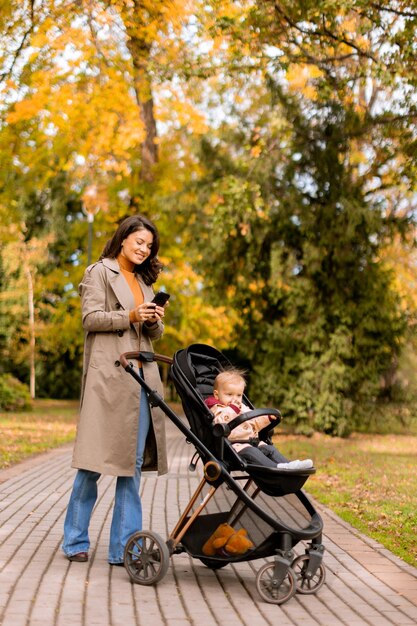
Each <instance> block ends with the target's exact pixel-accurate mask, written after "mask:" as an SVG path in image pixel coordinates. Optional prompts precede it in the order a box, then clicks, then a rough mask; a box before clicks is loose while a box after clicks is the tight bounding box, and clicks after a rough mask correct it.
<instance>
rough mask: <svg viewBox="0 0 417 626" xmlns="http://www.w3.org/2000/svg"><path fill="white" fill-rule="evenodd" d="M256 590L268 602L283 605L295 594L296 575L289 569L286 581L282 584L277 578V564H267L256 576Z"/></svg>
mask: <svg viewBox="0 0 417 626" xmlns="http://www.w3.org/2000/svg"><path fill="white" fill-rule="evenodd" d="M256 588H257V590H258V592H259V595H260V596H261V598H262V599H263V600H265V601H266V602H270V603H272V604H283V603H284V602H286V601H287V600H289V599H290V598H292V597H293V595H294V594H295V591H296V578H295V574H294V572H293V570H292V568H291V567H289V568H288V569H287V572H286V574H285V578H284V580H283V581H282V582H280V579H279V578H277V574H276V566H275V563H266V564H265V565H264V566H263V567H261V569H260V570H259V572H258V573H257V575H256Z"/></svg>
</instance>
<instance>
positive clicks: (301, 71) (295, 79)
mask: <svg viewBox="0 0 417 626" xmlns="http://www.w3.org/2000/svg"><path fill="white" fill-rule="evenodd" d="M322 74H323V73H322V71H321V70H320V69H319V68H318V67H317V66H315V65H302V64H291V65H290V66H289V67H288V70H287V80H288V83H289V87H290V89H291V90H292V91H298V92H300V93H301V94H302V95H303V96H304V97H305V98H309V99H311V100H313V99H315V98H316V96H317V92H316V89H315V87H314V85H312V84H311V81H312V80H314V79H317V78H319V77H320V76H322Z"/></svg>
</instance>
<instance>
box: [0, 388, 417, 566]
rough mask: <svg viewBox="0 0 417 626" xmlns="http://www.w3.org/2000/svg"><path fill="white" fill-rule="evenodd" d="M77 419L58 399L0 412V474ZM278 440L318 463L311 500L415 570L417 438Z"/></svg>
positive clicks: (52, 442)
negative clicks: (1, 470) (27, 407)
mask: <svg viewBox="0 0 417 626" xmlns="http://www.w3.org/2000/svg"><path fill="white" fill-rule="evenodd" d="M171 406H172V408H173V409H174V410H175V411H176V412H179V411H181V409H180V407H179V405H177V404H174V403H172V405H171ZM77 415H78V402H77V401H54V400H36V401H35V403H34V409H33V411H29V412H25V413H0V433H1V437H0V469H1V468H6V467H9V466H11V465H13V464H15V463H18V462H19V461H22V460H24V459H25V458H27V457H29V456H31V455H33V454H36V453H39V452H44V451H46V450H50V449H53V448H56V447H57V446H59V445H62V444H65V443H68V442H71V441H72V440H73V439H74V436H75V425H76V420H77ZM277 430H278V429H277ZM274 441H275V443H276V445H277V447H278V448H279V449H280V450H281V452H282V453H283V454H285V455H286V456H287V457H288V458H290V459H296V458H312V459H313V460H314V463H315V466H316V468H317V473H316V474H315V475H314V476H311V477H310V478H309V480H308V482H307V483H306V485H305V488H306V490H307V491H308V492H309V493H311V495H312V496H313V497H315V498H316V499H317V500H318V501H319V502H321V503H322V504H324V505H326V506H328V507H329V508H330V509H332V510H333V511H334V512H335V513H337V514H338V515H339V516H340V517H341V518H342V519H344V520H345V521H347V522H349V523H350V524H352V526H354V527H355V528H357V529H358V530H360V531H362V532H363V533H365V534H366V535H368V536H369V537H372V538H373V539H376V540H377V541H379V542H380V543H381V544H383V545H384V546H385V547H386V548H388V549H389V550H391V552H393V553H394V554H396V555H398V556H400V557H401V558H403V559H404V560H405V561H406V562H408V563H410V564H411V565H414V566H415V567H416V566H417V506H416V503H417V437H415V436H406V435H374V434H372V435H366V434H353V435H352V436H351V437H350V438H349V439H339V438H332V437H328V436H326V435H320V434H315V435H314V436H313V437H310V438H307V437H301V436H295V435H289V434H288V435H286V434H281V433H280V434H278V435H277V436H276V437H275V438H274Z"/></svg>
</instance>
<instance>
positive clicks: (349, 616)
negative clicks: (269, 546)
mask: <svg viewBox="0 0 417 626" xmlns="http://www.w3.org/2000/svg"><path fill="white" fill-rule="evenodd" d="M168 433H169V457H170V463H171V466H170V472H169V474H168V475H167V476H164V477H161V478H158V479H157V478H156V476H155V475H154V474H148V475H147V474H145V475H144V479H143V481H142V499H143V505H144V528H151V529H152V530H154V531H156V532H158V533H159V534H160V535H162V536H163V537H167V536H168V534H169V531H170V530H172V528H173V527H174V525H175V523H176V522H177V520H178V518H179V515H180V511H179V508H180V507H182V506H184V504H185V503H186V502H187V501H188V499H189V493H190V489H193V488H194V483H195V482H196V481H197V480H198V478H197V477H196V476H195V474H191V473H189V472H188V463H189V460H190V456H191V453H192V448H191V447H190V446H189V445H187V444H186V443H185V441H184V437H183V435H182V434H181V433H179V431H177V430H176V429H174V427H173V426H172V425H170V424H169V425H168ZM70 458H71V450H70V448H63V449H59V450H55V451H53V452H51V453H49V454H46V455H43V456H41V457H37V458H35V459H34V460H31V461H27V462H24V463H22V464H20V465H18V466H16V467H13V468H11V469H9V470H3V471H0V624H2V625H3V626H32V625H33V626H41V625H42V626H93V625H96V624H97V626H119V625H120V626H149V625H151V626H159V625H164V626H165V625H175V626H182V625H184V626H185V625H189V624H192V625H195V626H197V625H198V626H200V625H204V626H215V625H227V626H234V625H240V624H243V625H246V626H264V625H271V626H272V625H274V626H275V625H277V624H279V625H280V626H287V625H288V626H290V625H294V626H295V625H297V626H302V625H304V626H310V625H311V626H313V625H316V624H323V625H328V626H335V625H337V624H345V625H346V626H354V625H362V624H364V625H365V624H368V625H375V626H385V625H389V624H398V625H405V624H416V623H417V570H416V569H415V568H412V567H410V566H408V565H406V564H405V563H404V562H402V561H401V560H400V559H397V558H396V557H394V556H393V555H392V554H391V553H389V552H388V551H387V550H385V549H384V548H383V547H382V546H381V545H380V544H378V543H376V542H374V541H372V540H369V539H367V538H366V537H364V536H363V535H361V534H360V533H358V532H357V531H355V530H354V529H352V528H351V527H350V526H349V525H348V524H345V523H344V522H342V521H341V520H340V519H339V518H338V517H337V516H336V515H334V514H333V513H332V512H331V511H329V510H327V509H323V508H322V507H318V508H319V510H320V513H321V515H322V517H323V520H324V532H325V536H324V543H325V546H326V553H325V564H326V568H327V580H326V583H325V585H324V586H323V587H322V589H321V590H320V591H319V592H318V593H317V594H316V595H311V596H309V595H304V596H302V595H299V594H296V596H294V597H293V598H292V599H291V600H289V601H288V602H287V603H285V604H283V605H281V606H277V605H272V604H268V603H266V602H263V601H262V600H261V598H260V597H259V595H258V593H257V591H256V585H255V576H256V571H257V570H258V569H259V567H260V566H261V565H262V563H263V561H262V560H261V561H259V560H256V561H252V562H250V563H240V564H237V565H235V566H232V565H228V566H227V567H225V568H224V569H222V570H219V571H217V572H213V571H211V570H209V569H207V568H206V567H205V566H204V565H203V564H202V563H200V561H198V560H196V559H191V558H190V557H189V556H188V555H187V554H181V555H174V556H173V557H172V559H171V564H170V568H169V570H168V573H167V575H166V576H165V578H164V579H163V580H162V581H161V582H160V583H159V584H158V585H157V586H155V587H143V586H139V585H133V584H131V583H130V581H129V578H128V576H127V573H126V571H125V569H124V568H122V567H110V566H109V565H108V564H107V540H108V534H109V524H110V521H109V520H110V513H111V507H112V500H113V493H114V479H112V478H110V477H102V478H101V479H100V483H99V500H98V502H97V506H96V509H95V511H94V514H93V518H92V523H91V532H90V536H91V539H92V550H91V558H90V561H89V562H88V563H70V562H69V561H67V560H66V559H65V558H64V556H63V554H62V553H61V551H60V544H61V541H62V526H63V518H64V514H65V508H66V505H67V502H68V498H69V493H70V489H71V485H72V481H73V477H74V470H72V469H71V468H70ZM307 485H308V483H307ZM297 548H298V546H297ZM298 551H302V550H298Z"/></svg>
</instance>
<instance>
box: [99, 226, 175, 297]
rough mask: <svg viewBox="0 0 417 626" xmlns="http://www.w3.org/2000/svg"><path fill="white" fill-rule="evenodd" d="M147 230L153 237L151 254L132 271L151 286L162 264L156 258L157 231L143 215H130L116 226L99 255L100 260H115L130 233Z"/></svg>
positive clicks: (157, 245)
mask: <svg viewBox="0 0 417 626" xmlns="http://www.w3.org/2000/svg"><path fill="white" fill-rule="evenodd" d="M144 228H145V229H146V230H149V232H151V233H152V235H153V241H152V248H151V253H150V255H149V256H148V258H147V259H146V261H144V262H143V263H141V264H140V265H135V269H134V271H135V272H137V273H138V274H140V275H141V277H142V278H143V281H144V283H145V284H146V285H152V284H153V283H154V282H155V281H156V279H157V278H158V275H159V273H160V272H161V271H162V267H163V266H162V263H161V262H160V260H159V259H158V257H157V254H158V250H159V233H158V229H157V227H156V226H155V224H154V223H153V222H151V220H148V218H147V217H144V216H143V215H132V216H131V217H126V218H125V219H124V220H123V221H122V222H121V223H120V224H119V226H118V228H117V230H116V232H115V233H114V235H113V237H112V238H111V239H109V240H108V242H107V243H106V245H105V246H104V250H103V252H102V253H101V256H100V259H99V260H100V261H101V259H104V258H107V259H115V258H116V257H117V256H118V255H119V253H120V250H121V249H122V243H123V241H124V240H125V239H126V237H129V235H131V234H132V233H135V232H136V231H138V230H143V229H144Z"/></svg>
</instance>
